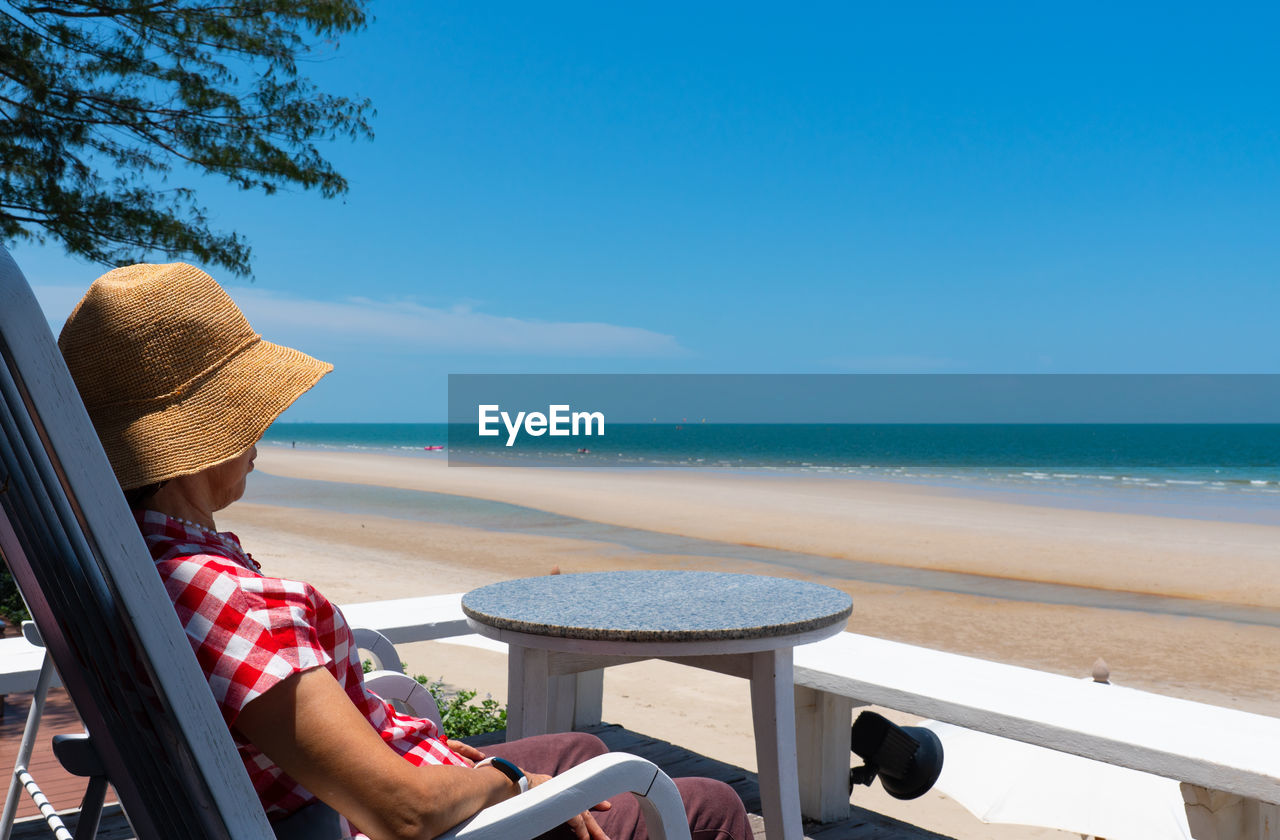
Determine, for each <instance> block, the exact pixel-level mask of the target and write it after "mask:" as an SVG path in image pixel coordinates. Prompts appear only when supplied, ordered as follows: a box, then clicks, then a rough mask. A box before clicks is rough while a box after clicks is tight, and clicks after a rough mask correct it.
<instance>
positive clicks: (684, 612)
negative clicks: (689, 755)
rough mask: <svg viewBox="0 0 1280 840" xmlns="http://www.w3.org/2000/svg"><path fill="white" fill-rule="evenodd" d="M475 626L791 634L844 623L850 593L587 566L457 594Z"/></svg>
mask: <svg viewBox="0 0 1280 840" xmlns="http://www.w3.org/2000/svg"><path fill="white" fill-rule="evenodd" d="M462 611H463V612H464V613H466V615H467V616H468V617H470V618H472V619H474V620H476V621H478V622H480V623H481V624H485V625H488V626H490V627H495V628H498V629H500V630H514V631H516V632H520V633H530V634H534V635H539V636H559V637H562V638H569V639H587V640H591V641H624V642H626V641H630V642H667V641H670V642H692V641H715V640H724V639H761V638H773V637H777V636H788V635H792V634H795V633H804V632H807V631H809V630H817V629H819V628H822V627H829V626H830V625H832V624H835V623H836V622H843V621H844V620H845V619H847V618H848V617H849V615H850V613H851V612H852V611H853V603H852V601H851V599H850V598H849V596H848V595H846V594H845V593H843V592H841V591H840V590H838V589H832V588H831V587H829V586H819V585H818V584H814V583H805V582H803V581H798V580H789V579H786V578H775V577H765V576H763V575H738V574H726V573H721V572H682V571H634V572H588V573H584V574H572V575H546V576H543V577H533V578H521V579H519V580H506V581H502V582H501V583H494V584H490V585H488V586H482V587H480V588H479V589H473V590H472V591H470V592H468V593H467V594H466V595H463V596H462Z"/></svg>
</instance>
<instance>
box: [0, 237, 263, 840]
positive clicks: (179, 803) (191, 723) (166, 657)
mask: <svg viewBox="0 0 1280 840" xmlns="http://www.w3.org/2000/svg"><path fill="white" fill-rule="evenodd" d="M0 438H2V439H0V554H2V555H3V557H4V559H5V561H6V562H7V563H8V564H9V566H10V569H11V570H12V572H13V575H14V579H15V581H16V582H17V584H18V587H19V589H20V590H21V591H22V594H23V597H24V598H25V599H26V601H27V604H28V606H29V607H30V609H31V612H32V618H33V619H34V620H35V622H36V624H37V625H38V626H39V629H40V633H41V635H42V636H43V637H44V640H45V644H46V646H47V648H48V651H49V655H50V656H51V657H52V658H53V661H54V663H55V664H56V665H57V667H58V671H59V673H60V674H61V676H62V678H63V682H64V683H65V685H66V687H67V690H68V692H69V693H70V694H71V698H72V700H73V701H74V703H75V704H76V708H77V710H78V711H79V712H80V714H81V717H82V718H83V719H84V722H85V726H86V728H87V729H88V730H89V734H90V735H91V736H92V738H93V741H94V743H95V745H96V746H97V748H98V752H99V754H100V755H101V757H102V760H103V762H104V763H105V765H106V767H107V771H108V776H109V777H110V780H111V782H112V784H113V785H114V786H115V788H116V791H117V793H118V794H119V796H120V800H121V802H122V804H123V805H124V807H125V811H126V812H127V813H128V815H129V818H130V821H131V823H132V824H133V827H134V830H135V831H136V832H137V835H138V837H139V838H142V840H151V838H156V840H160V838H165V840H168V838H175V837H182V838H210V840H213V839H214V838H218V840H231V838H235V840H241V838H248V840H259V838H260V840H269V838H271V837H272V836H273V835H272V832H271V828H270V825H269V824H268V823H267V820H266V817H265V816H264V815H263V813H262V810H261V808H259V807H258V805H257V797H256V796H255V794H254V792H253V788H252V786H251V785H250V784H249V780H248V776H247V774H246V773H245V772H244V767H243V765H242V764H241V762H240V759H239V757H238V756H237V754H236V751H235V745H234V743H233V742H232V740H231V736H230V734H229V733H228V731H227V728H226V725H225V723H224V722H223V720H222V717H221V715H220V714H219V713H218V709H217V705H216V704H215V703H214V700H213V696H212V694H211V693H210V691H209V687H208V684H207V683H206V682H205V680H204V676H203V674H202V673H201V671H200V668H199V665H198V664H197V663H196V660H195V656H194V654H193V653H192V650H191V647H190V644H189V642H188V641H187V639H186V637H185V635H184V634H183V631H182V627H181V625H180V624H179V622H178V618H177V615H176V613H175V612H174V609H173V605H172V603H171V602H170V601H169V598H168V596H167V595H166V594H165V591H164V587H163V585H162V584H161V582H160V577H159V575H157V574H156V573H155V569H154V567H153V564H152V563H151V559H150V556H149V554H148V552H147V550H146V546H145V544H144V543H143V541H142V537H141V535H140V534H139V533H138V530H137V527H136V525H135V524H134V522H133V518H132V516H131V515H130V514H129V511H128V507H127V505H126V504H125V501H124V496H123V494H122V493H121V492H120V490H119V487H118V486H117V485H116V483H115V478H114V476H113V475H112V472H111V468H110V465H109V464H108V463H107V459H106V455H105V454H104V453H103V451H102V447H101V446H100V445H99V444H98V441H97V436H96V435H95V434H94V432H93V427H92V425H91V424H90V422H89V418H88V415H87V413H86V412H85V410H84V406H83V404H82V403H81V402H80V398H79V395H78V394H77V393H76V391H75V386H74V384H73V383H72V381H71V377H70V375H69V374H68V372H67V369H66V365H65V364H64V363H63V361H62V356H61V354H60V353H59V352H58V349H57V344H56V342H55V341H54V339H53V335H52V333H51V332H50V330H49V327H48V324H47V322H46V320H45V318H44V315H43V314H42V313H41V311H40V308H39V305H38V304H37V303H36V300H35V297H34V296H33V295H32V293H31V291H30V289H29V288H28V286H27V284H26V281H25V279H24V278H23V277H22V274H21V272H20V271H19V269H18V267H17V265H16V264H15V263H14V262H13V259H12V258H11V257H10V256H9V254H8V252H7V251H6V250H5V249H4V248H3V246H0Z"/></svg>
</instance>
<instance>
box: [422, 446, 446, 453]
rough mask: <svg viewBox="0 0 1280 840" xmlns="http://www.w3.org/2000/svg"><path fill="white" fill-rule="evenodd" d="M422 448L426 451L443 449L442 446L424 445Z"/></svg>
mask: <svg viewBox="0 0 1280 840" xmlns="http://www.w3.org/2000/svg"><path fill="white" fill-rule="evenodd" d="M422 448H423V449H425V450H427V451H428V452H431V451H434V450H436V449H444V447H443V446H424V447H422Z"/></svg>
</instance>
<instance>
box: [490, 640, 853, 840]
mask: <svg viewBox="0 0 1280 840" xmlns="http://www.w3.org/2000/svg"><path fill="white" fill-rule="evenodd" d="M651 658H654V657H642V656H602V655H598V654H575V653H559V652H555V651H548V650H545V649H540V648H525V647H520V646H519V645H516V644H512V645H511V647H510V652H509V655H508V660H507V679H508V683H507V738H508V740H514V739H516V738H524V737H527V736H530V735H541V734H545V733H548V732H566V731H569V730H571V729H576V728H582V727H585V726H591V725H592V724H596V723H600V717H601V700H602V697H603V693H604V691H603V686H604V680H603V673H604V672H603V669H604V668H605V667H608V666H611V665H621V664H625V663H627V662H638V661H641V660H643V659H651ZM661 658H663V659H667V660H668V661H671V662H676V663H679V664H681V665H692V666H694V667H697V668H704V669H707V670H711V671H717V672H719V673H722V674H729V675H731V676H736V677H742V678H745V679H748V680H750V682H751V717H752V722H753V724H754V730H755V733H754V734H755V743H756V766H757V768H758V771H759V772H758V778H759V783H760V805H761V811H762V812H763V816H764V823H765V833H766V834H767V836H768V837H770V838H773V840H779V839H780V840H801V838H802V837H803V832H802V825H801V815H800V795H799V788H798V786H797V781H796V780H797V778H798V776H797V768H796V715H795V693H794V687H793V686H794V679H793V676H794V675H793V671H792V656H791V648H789V647H787V648H782V649H779V650H766V651H759V652H755V653H734V654H705V655H697V656H673V657H661ZM844 755H845V771H844V772H845V773H846V774H847V773H848V749H847V745H845V751H844ZM846 806H847V802H846Z"/></svg>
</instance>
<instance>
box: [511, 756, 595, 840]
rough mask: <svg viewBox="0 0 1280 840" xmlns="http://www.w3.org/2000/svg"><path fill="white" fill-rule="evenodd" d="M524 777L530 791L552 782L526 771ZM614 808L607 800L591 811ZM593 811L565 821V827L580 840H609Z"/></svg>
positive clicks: (546, 777)
mask: <svg viewBox="0 0 1280 840" xmlns="http://www.w3.org/2000/svg"><path fill="white" fill-rule="evenodd" d="M524 775H525V778H527V779H528V780H529V789H530V790H532V789H533V788H535V787H537V786H538V785H540V784H542V783H543V782H546V781H550V780H551V777H550V776H544V775H542V774H541V773H529V772H527V771H526V772H525V774H524ZM612 807H613V805H612V804H610V803H609V801H608V800H607V799H606V800H605V801H604V802H601V803H600V804H599V805H593V806H592V807H591V811H607V810H609V809H610V808H612ZM591 811H583V812H582V813H581V814H578V816H576V817H574V818H573V819H570V820H565V825H567V826H569V829H570V830H571V831H573V834H574V836H575V837H577V838H578V840H609V835H607V834H605V833H604V829H603V828H601V827H600V824H599V823H598V822H596V818H595V817H593V816H591Z"/></svg>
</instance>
